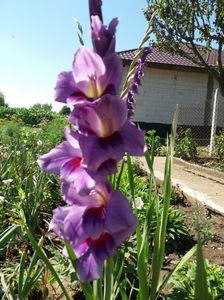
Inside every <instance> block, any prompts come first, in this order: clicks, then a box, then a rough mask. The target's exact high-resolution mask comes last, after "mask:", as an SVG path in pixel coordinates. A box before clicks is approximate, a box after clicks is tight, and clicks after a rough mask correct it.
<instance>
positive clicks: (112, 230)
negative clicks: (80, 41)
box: [38, 0, 148, 282]
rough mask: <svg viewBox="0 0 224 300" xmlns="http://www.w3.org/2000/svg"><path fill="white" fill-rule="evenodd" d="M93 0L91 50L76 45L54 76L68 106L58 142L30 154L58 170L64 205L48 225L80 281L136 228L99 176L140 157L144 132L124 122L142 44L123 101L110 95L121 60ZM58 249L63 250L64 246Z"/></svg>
mask: <svg viewBox="0 0 224 300" xmlns="http://www.w3.org/2000/svg"><path fill="white" fill-rule="evenodd" d="M101 6H102V1H101V0H89V11H90V19H91V38H92V43H93V48H94V51H93V50H90V49H88V48H87V47H85V46H82V47H81V48H80V49H79V50H78V51H77V52H76V53H75V56H74V60H73V65H72V70H71V71H69V72H62V73H60V74H59V75H58V79H57V83H56V87H55V100H56V101H59V102H63V103H67V104H70V105H73V106H74V107H73V111H72V113H71V114H70V117H69V122H70V123H71V124H72V125H74V126H72V127H71V128H72V129H65V138H66V139H65V141H63V142H62V143H61V144H59V145H58V146H56V147H55V148H54V149H52V150H51V151H50V152H49V153H47V154H44V155H42V156H41V157H40V158H39V159H38V163H39V165H40V167H41V168H42V169H43V170H44V171H45V172H49V173H55V174H58V175H59V176H60V180H61V193H62V196H63V199H64V201H65V202H66V205H65V206H62V207H58V208H56V209H55V210H54V211H53V218H52V221H51V223H50V230H53V231H54V232H55V233H56V234H57V235H58V236H59V237H61V238H62V239H64V240H65V241H67V242H68V243H69V244H70V245H71V246H72V248H73V250H74V252H75V254H76V257H77V260H76V261H75V265H76V271H77V274H78V277H79V279H80V281H81V282H88V281H92V280H94V279H98V278H99V277H100V276H101V273H102V269H103V264H104V260H105V259H107V258H108V257H111V256H113V255H114V254H115V253H116V249H117V247H119V245H120V244H121V243H122V242H124V241H125V240H126V239H127V238H128V237H129V236H130V234H132V233H133V231H134V229H135V227H136V218H135V216H134V215H133V212H132V210H131V207H130V205H129V203H128V200H127V199H126V197H125V196H123V195H122V193H120V192H119V191H114V190H113V189H112V186H111V184H110V183H109V182H108V179H107V176H108V175H111V174H113V173H115V172H116V170H117V162H119V161H120V160H121V159H122V158H123V156H124V155H125V153H128V154H129V155H136V156H141V155H143V154H144V151H145V141H144V132H143V131H141V130H140V129H138V128H137V127H136V126H135V124H134V123H133V122H131V121H130V119H129V115H130V111H132V110H133V109H134V95H135V94H136V93H138V86H139V84H140V83H141V82H140V79H141V77H142V76H143V72H142V66H143V64H144V62H145V59H146V56H147V54H148V52H147V51H148V50H145V51H144V52H143V54H142V57H141V59H140V60H139V61H138V63H137V65H136V71H135V74H134V77H133V80H132V83H131V85H130V87H129V88H130V90H129V93H128V97H127V100H126V103H125V102H124V101H122V100H121V99H120V97H119V96H118V95H117V93H118V89H119V86H120V84H121V80H122V63H121V59H120V58H119V56H118V55H117V54H116V53H115V33H116V28H117V25H118V19H117V18H115V19H113V20H112V21H111V22H110V24H109V26H108V27H107V26H105V25H104V24H103V17H102V11H101ZM64 254H65V255H66V250H64Z"/></svg>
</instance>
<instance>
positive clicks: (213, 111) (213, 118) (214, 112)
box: [209, 88, 219, 157]
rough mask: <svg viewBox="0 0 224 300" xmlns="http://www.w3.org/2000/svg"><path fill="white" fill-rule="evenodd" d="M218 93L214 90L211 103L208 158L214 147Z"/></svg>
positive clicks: (217, 89)
mask: <svg viewBox="0 0 224 300" xmlns="http://www.w3.org/2000/svg"><path fill="white" fill-rule="evenodd" d="M218 91H219V88H216V90H215V95H214V102H213V110H212V126H211V136H210V144H209V156H210V157H211V156H212V151H213V147H214V136H215V134H216V127H217V114H218V113H217V108H218V101H217V99H218Z"/></svg>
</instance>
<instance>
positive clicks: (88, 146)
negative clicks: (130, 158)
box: [70, 95, 145, 170]
mask: <svg viewBox="0 0 224 300" xmlns="http://www.w3.org/2000/svg"><path fill="white" fill-rule="evenodd" d="M70 122H71V123H74V124H75V125H77V127H78V129H79V131H80V133H78V132H76V133H75V134H76V138H77V139H78V140H79V144H80V147H81V149H82V151H83V161H82V163H83V166H85V167H87V168H88V169H89V170H97V169H98V168H99V166H100V165H101V164H102V163H104V162H105V161H107V160H108V159H113V160H115V161H116V162H118V161H120V160H121V158H122V157H123V156H124V154H125V152H127V153H128V154H130V155H136V156H141V155H143V154H144V151H145V141H144V132H143V131H141V130H139V129H138V128H137V127H136V126H135V125H134V123H132V122H130V121H129V120H128V119H127V107H126V105H125V103H124V102H123V101H121V100H120V98H118V97H117V96H111V95H104V96H103V97H102V98H101V99H99V100H97V101H94V103H90V104H88V105H85V106H76V107H75V108H74V111H73V112H72V114H71V118H70ZM83 133H85V134H83ZM86 133H87V134H86Z"/></svg>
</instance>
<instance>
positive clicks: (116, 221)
mask: <svg viewBox="0 0 224 300" xmlns="http://www.w3.org/2000/svg"><path fill="white" fill-rule="evenodd" d="M74 203H76V204H73V205H71V206H65V207H59V208H57V209H55V210H54V215H53V219H52V221H51V224H50V229H51V230H54V231H55V233H56V234H57V235H59V236H60V237H62V238H63V239H65V240H66V241H67V242H68V243H70V244H71V245H72V247H73V249H74V251H75V254H76V255H77V257H78V262H77V272H78V275H79V277H80V280H81V281H89V280H93V279H96V277H95V275H94V274H95V273H94V272H95V271H94V270H92V268H91V265H92V263H93V260H94V261H95V264H96V265H97V266H98V267H97V268H96V269H99V272H97V274H98V275H97V278H98V277H99V276H100V274H101V270H102V266H103V261H104V260H105V258H107V257H109V256H111V255H113V254H114V253H115V250H116V248H117V247H118V246H119V245H120V243H121V242H123V241H124V240H125V239H127V237H128V236H129V235H130V234H131V233H132V232H133V231H134V229H135V226H136V218H135V216H134V215H133V213H132V210H131V207H130V206H129V204H128V201H127V199H126V198H125V197H124V196H123V195H122V194H121V193H120V192H119V191H112V190H111V187H110V185H109V184H108V183H101V184H99V185H98V186H96V188H95V189H93V190H92V191H91V192H90V193H89V195H88V196H86V197H84V198H83V201H82V200H81V199H78V200H76V199H74ZM105 237H107V238H106V239H105ZM105 249H107V250H105ZM78 266H80V268H79V267H78ZM81 266H82V267H81ZM90 270H91V271H90ZM90 274H92V275H90Z"/></svg>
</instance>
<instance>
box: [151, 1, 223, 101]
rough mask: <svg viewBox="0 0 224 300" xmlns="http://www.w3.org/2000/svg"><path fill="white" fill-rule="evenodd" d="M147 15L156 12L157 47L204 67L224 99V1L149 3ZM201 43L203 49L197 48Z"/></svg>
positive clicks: (154, 24) (155, 31)
mask: <svg viewBox="0 0 224 300" xmlns="http://www.w3.org/2000/svg"><path fill="white" fill-rule="evenodd" d="M147 2H148V8H147V9H146V10H145V16H146V18H147V19H148V20H149V19H150V16H151V14H152V13H153V12H155V13H156V14H155V17H154V18H153V29H154V30H153V31H154V34H155V36H156V44H157V46H158V47H159V48H160V49H161V50H164V51H169V52H171V53H176V54H179V55H181V56H184V57H186V58H188V59H190V60H191V61H193V62H194V63H197V64H199V65H201V66H203V67H205V68H206V69H207V70H208V72H209V73H210V74H211V75H212V77H213V78H215V79H216V80H217V81H218V83H219V88H220V93H221V95H222V96H224V67H223V62H224V55H223V53H222V50H223V45H224V21H223V20H224V0H178V1H177V0H147ZM198 44H200V45H202V46H198ZM212 45H215V47H216V48H217V53H218V55H217V61H216V63H215V65H211V64H209V62H208V56H209V54H210V52H211V51H212V47H211V46H212Z"/></svg>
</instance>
